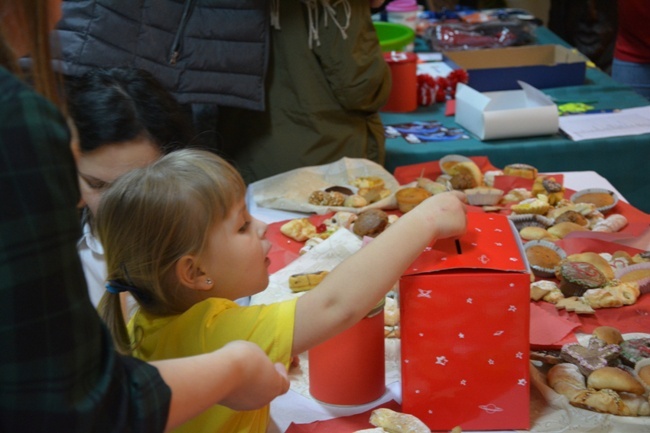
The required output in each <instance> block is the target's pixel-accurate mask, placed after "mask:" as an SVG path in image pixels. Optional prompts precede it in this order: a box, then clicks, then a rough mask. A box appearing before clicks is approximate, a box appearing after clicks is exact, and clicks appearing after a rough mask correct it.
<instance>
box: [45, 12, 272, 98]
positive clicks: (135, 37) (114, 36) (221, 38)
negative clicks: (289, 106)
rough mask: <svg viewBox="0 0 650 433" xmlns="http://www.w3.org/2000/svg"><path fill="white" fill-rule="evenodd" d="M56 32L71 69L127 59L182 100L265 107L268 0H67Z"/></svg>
mask: <svg viewBox="0 0 650 433" xmlns="http://www.w3.org/2000/svg"><path fill="white" fill-rule="evenodd" d="M57 32H58V35H59V39H60V42H61V47H62V63H59V65H60V67H61V69H62V71H63V72H64V73H65V74H66V75H74V76H76V75H81V74H83V73H84V72H86V71H87V70H88V69H89V68H92V67H114V66H130V67H136V68H142V69H145V70H148V71H149V72H151V73H152V74H154V75H155V76H156V77H157V78H158V79H159V80H160V81H161V82H162V84H163V85H164V86H165V87H166V88H167V89H168V90H170V91H171V92H172V93H173V94H174V96H175V97H176V98H177V99H178V100H179V101H180V102H181V103H200V104H218V105H226V106H233V107H241V108H247V109H253V110H263V109H264V108H265V107H264V101H265V87H264V80H265V75H266V68H267V64H268V57H269V46H270V45H269V44H270V41H269V1H268V0H185V1H183V0H84V1H71V0H64V1H63V18H62V19H61V21H60V22H59V24H58V26H57Z"/></svg>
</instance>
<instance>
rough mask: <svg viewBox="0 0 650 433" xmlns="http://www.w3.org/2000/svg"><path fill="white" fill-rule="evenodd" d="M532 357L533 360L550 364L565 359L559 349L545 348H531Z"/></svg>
mask: <svg viewBox="0 0 650 433" xmlns="http://www.w3.org/2000/svg"><path fill="white" fill-rule="evenodd" d="M530 359H531V360H532V361H540V362H543V363H544V364H550V365H555V364H561V363H564V360H563V359H562V357H561V356H560V351H559V350H543V349H538V350H531V351H530ZM567 365H571V364H567Z"/></svg>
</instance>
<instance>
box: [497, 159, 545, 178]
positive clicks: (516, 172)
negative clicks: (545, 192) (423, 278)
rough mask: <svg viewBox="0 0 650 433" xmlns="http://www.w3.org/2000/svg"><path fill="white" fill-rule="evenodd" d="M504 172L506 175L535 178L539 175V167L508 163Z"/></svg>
mask: <svg viewBox="0 0 650 433" xmlns="http://www.w3.org/2000/svg"><path fill="white" fill-rule="evenodd" d="M503 174H505V175H506V176H517V177H523V178H524V179H531V180H534V179H535V178H536V177H537V169H536V168H535V167H533V166H532V165H528V164H521V163H516V164H508V165H506V166H505V167H503Z"/></svg>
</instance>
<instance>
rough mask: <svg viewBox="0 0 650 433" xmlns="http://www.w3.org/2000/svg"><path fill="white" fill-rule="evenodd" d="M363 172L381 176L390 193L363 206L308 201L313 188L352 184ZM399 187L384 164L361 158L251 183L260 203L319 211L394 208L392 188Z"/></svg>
mask: <svg viewBox="0 0 650 433" xmlns="http://www.w3.org/2000/svg"><path fill="white" fill-rule="evenodd" d="M362 176H378V177H380V178H382V179H383V180H384V183H385V187H386V188H387V189H389V190H390V192H391V195H390V196H388V197H386V198H384V199H382V200H380V201H377V202H375V203H372V204H370V205H368V206H364V207H362V208H352V207H343V206H316V205H313V204H310V203H309V201H308V200H309V195H310V194H311V193H312V192H314V191H317V190H322V189H325V188H328V187H330V186H336V185H338V186H346V185H351V184H352V181H354V179H355V178H357V177H362ZM399 187H400V185H399V182H397V180H396V179H395V177H393V175H391V174H390V173H389V172H388V171H386V169H385V168H384V167H382V166H381V165H379V164H377V163H375V162H373V161H369V160H367V159H361V158H341V159H340V160H338V161H336V162H333V163H331V164H325V165H318V166H311V167H304V168H297V169H295V170H291V171H288V172H286V173H281V174H277V175H275V176H272V177H269V178H267V179H262V180H259V181H257V182H255V183H252V184H251V185H250V189H251V191H252V194H253V199H254V201H255V203H256V204H257V205H258V206H260V207H269V208H274V209H282V210H287V211H294V212H307V213H316V214H320V215H323V214H326V213H328V212H336V211H348V212H355V213H359V212H361V211H363V210H365V209H370V208H380V209H394V208H396V207H397V201H396V200H395V192H396V191H397V190H398V189H399Z"/></svg>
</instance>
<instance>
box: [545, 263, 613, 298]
mask: <svg viewBox="0 0 650 433" xmlns="http://www.w3.org/2000/svg"><path fill="white" fill-rule="evenodd" d="M555 274H556V277H557V278H558V280H560V284H559V286H560V290H561V291H562V293H563V294H564V296H566V297H570V296H582V295H583V294H584V293H585V292H586V291H587V290H589V289H597V288H600V287H603V286H604V285H605V284H607V277H605V275H603V273H602V272H600V271H599V270H598V268H597V267H595V266H594V265H592V264H591V263H587V262H573V261H569V260H566V259H565V260H562V261H561V262H560V264H559V265H558V266H557V267H556V272H555Z"/></svg>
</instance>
